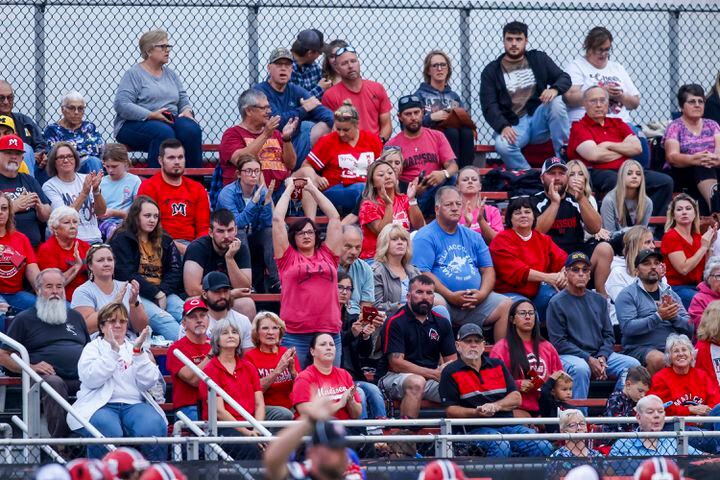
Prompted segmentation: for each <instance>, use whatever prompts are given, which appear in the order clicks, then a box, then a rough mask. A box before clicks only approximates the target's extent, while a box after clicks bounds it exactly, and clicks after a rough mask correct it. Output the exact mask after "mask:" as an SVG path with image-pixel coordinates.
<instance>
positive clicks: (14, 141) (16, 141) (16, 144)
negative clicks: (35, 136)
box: [0, 135, 25, 152]
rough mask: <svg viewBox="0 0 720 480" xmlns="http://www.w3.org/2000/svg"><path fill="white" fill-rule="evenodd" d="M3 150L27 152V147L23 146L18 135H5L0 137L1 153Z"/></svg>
mask: <svg viewBox="0 0 720 480" xmlns="http://www.w3.org/2000/svg"><path fill="white" fill-rule="evenodd" d="M3 150H17V151H18V152H24V151H25V145H24V144H23V141H22V138H20V137H18V136H17V135H5V136H4V137H0V151H3Z"/></svg>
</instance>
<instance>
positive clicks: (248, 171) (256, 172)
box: [240, 168, 260, 177]
mask: <svg viewBox="0 0 720 480" xmlns="http://www.w3.org/2000/svg"><path fill="white" fill-rule="evenodd" d="M240 171H241V172H242V173H244V174H246V175H252V176H253V177H255V176H258V175H260V169H259V168H253V169H249V168H246V169H244V170H240Z"/></svg>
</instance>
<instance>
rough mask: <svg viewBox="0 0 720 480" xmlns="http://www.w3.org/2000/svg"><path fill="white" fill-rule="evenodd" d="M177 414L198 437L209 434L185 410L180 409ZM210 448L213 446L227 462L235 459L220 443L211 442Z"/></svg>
mask: <svg viewBox="0 0 720 480" xmlns="http://www.w3.org/2000/svg"><path fill="white" fill-rule="evenodd" d="M175 416H176V417H178V418H179V419H180V420H181V421H182V423H184V424H185V425H187V427H188V429H190V431H191V432H193V433H194V434H195V435H197V436H198V437H205V436H207V435H205V432H203V431H202V429H201V428H200V427H198V426H197V425H195V424H194V423H193V421H192V420H190V419H189V418H188V416H187V415H185V414H184V413H183V412H180V411H178V412H177V413H176V415H175ZM210 448H212V449H213V450H214V451H215V453H217V454H218V455H220V457H221V458H222V459H223V460H225V461H226V462H232V461H233V458H232V457H231V456H230V455H228V453H227V452H226V451H225V450H223V449H222V448H221V447H220V445H218V444H217V443H211V444H210Z"/></svg>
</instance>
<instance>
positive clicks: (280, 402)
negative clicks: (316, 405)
mask: <svg viewBox="0 0 720 480" xmlns="http://www.w3.org/2000/svg"><path fill="white" fill-rule="evenodd" d="M251 335H252V341H253V343H254V344H255V348H253V349H251V350H248V351H247V352H246V353H245V359H246V360H247V361H248V362H250V363H252V364H253V365H254V366H255V368H257V371H258V373H259V374H260V386H261V387H262V390H263V398H264V399H265V412H266V414H265V417H266V418H267V420H292V419H293V413H292V412H291V411H290V410H291V409H292V406H293V405H292V401H290V393H291V392H292V387H293V382H294V381H295V378H297V376H298V372H299V371H300V362H299V361H298V359H297V355H296V354H295V348H292V347H291V348H287V347H283V346H282V345H280V343H281V342H282V339H283V336H284V335H285V322H283V321H282V320H281V319H280V317H278V316H277V315H275V314H274V313H272V312H260V313H258V314H257V315H255V318H254V319H253V323H252V332H251Z"/></svg>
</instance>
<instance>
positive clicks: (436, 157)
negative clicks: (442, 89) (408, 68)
mask: <svg viewBox="0 0 720 480" xmlns="http://www.w3.org/2000/svg"><path fill="white" fill-rule="evenodd" d="M424 114H425V105H424V104H423V102H422V99H421V98H420V97H418V96H417V95H405V96H404V97H400V100H398V120H399V121H400V126H401V127H402V131H401V132H400V133H398V134H397V135H395V136H394V137H393V138H391V139H390V140H389V141H388V142H387V147H388V148H389V147H395V148H398V149H399V150H400V151H401V153H402V157H403V159H404V160H403V168H402V173H401V174H400V182H401V185H402V187H403V189H406V188H407V185H408V184H409V183H410V182H412V181H413V180H415V179H416V178H418V177H419V175H421V174H422V175H423V178H421V179H419V180H418V185H417V189H416V194H415V196H416V197H417V202H418V205H419V207H420V210H421V211H422V213H423V215H424V216H425V217H428V216H431V215H432V211H433V207H434V206H435V200H434V197H435V192H436V191H437V189H438V188H440V187H441V186H443V185H445V184H447V183H448V182H450V181H451V179H452V178H453V176H454V175H455V174H456V173H457V172H458V166H457V162H456V160H455V152H453V150H452V147H451V146H450V143H449V142H448V141H447V138H445V135H443V133H442V131H440V130H433V129H431V128H425V127H423V126H422V119H423V115H424Z"/></svg>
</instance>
